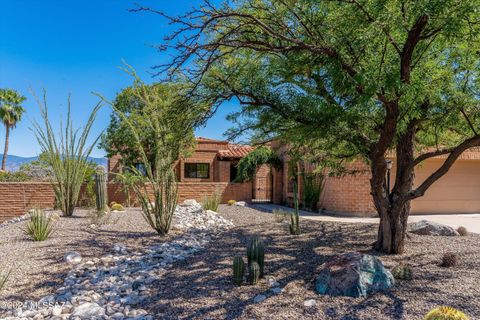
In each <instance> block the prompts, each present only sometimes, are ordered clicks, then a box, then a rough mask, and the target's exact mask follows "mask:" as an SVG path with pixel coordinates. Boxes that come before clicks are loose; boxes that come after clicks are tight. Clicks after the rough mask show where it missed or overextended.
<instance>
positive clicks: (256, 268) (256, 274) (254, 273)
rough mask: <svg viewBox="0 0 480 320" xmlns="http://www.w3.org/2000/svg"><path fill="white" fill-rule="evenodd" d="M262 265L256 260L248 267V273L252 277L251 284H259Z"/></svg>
mask: <svg viewBox="0 0 480 320" xmlns="http://www.w3.org/2000/svg"><path fill="white" fill-rule="evenodd" d="M260 274H261V272H260V265H259V264H258V263H257V262H256V261H252V263H251V264H250V266H249V267H248V275H249V279H250V284H257V283H258V280H260Z"/></svg>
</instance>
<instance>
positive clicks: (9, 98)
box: [0, 89, 27, 170]
mask: <svg viewBox="0 0 480 320" xmlns="http://www.w3.org/2000/svg"><path fill="white" fill-rule="evenodd" d="M26 99H27V98H25V97H24V96H22V95H21V94H19V93H18V92H17V91H15V90H12V89H0V121H1V122H2V123H3V125H4V126H5V130H6V132H5V133H6V134H5V149H4V151H3V159H2V170H5V168H6V160H7V153H8V143H9V135H10V129H12V128H15V126H16V125H17V123H18V122H19V121H20V120H21V119H22V116H23V113H24V112H25V109H24V108H23V107H22V106H21V104H22V103H23V102H24V101H25V100H26Z"/></svg>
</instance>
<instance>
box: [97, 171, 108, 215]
mask: <svg viewBox="0 0 480 320" xmlns="http://www.w3.org/2000/svg"><path fill="white" fill-rule="evenodd" d="M95 204H96V209H97V212H104V211H108V194H107V174H106V173H105V169H104V168H103V167H101V166H99V167H97V170H96V172H95Z"/></svg>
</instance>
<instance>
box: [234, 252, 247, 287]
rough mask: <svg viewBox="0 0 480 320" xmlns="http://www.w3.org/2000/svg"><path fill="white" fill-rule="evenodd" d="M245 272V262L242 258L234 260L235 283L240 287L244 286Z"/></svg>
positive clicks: (237, 257)
mask: <svg viewBox="0 0 480 320" xmlns="http://www.w3.org/2000/svg"><path fill="white" fill-rule="evenodd" d="M244 272H245V262H243V258H242V257H240V256H236V257H235V258H233V282H234V283H235V284H236V285H237V286H238V285H240V284H242V281H243V274H244Z"/></svg>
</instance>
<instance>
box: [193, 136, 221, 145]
mask: <svg viewBox="0 0 480 320" xmlns="http://www.w3.org/2000/svg"><path fill="white" fill-rule="evenodd" d="M196 139H197V142H207V143H220V144H228V141H222V140H215V139H209V138H204V137H197V138H196Z"/></svg>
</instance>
